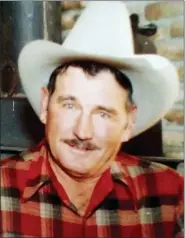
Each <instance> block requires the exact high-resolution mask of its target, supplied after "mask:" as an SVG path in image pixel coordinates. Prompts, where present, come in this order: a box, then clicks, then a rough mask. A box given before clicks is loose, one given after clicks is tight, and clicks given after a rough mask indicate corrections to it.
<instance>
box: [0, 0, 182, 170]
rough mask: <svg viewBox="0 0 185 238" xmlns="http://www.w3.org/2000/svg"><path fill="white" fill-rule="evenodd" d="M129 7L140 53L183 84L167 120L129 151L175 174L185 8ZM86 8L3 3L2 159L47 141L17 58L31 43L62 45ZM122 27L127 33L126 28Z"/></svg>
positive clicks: (160, 4) (168, 4)
mask: <svg viewBox="0 0 185 238" xmlns="http://www.w3.org/2000/svg"><path fill="white" fill-rule="evenodd" d="M124 2H125V3H126V6H127V7H128V10H129V13H130V21H131V25H132V30H133V38H134V46H135V52H136V53H137V54H151V53H152V54H153V53H154V54H159V55H161V56H165V57H167V58H168V59H169V60H170V61H171V62H172V63H173V64H174V66H175V67H176V69H177V72H178V74H179V81H180V92H179V97H178V99H177V101H176V103H175V105H174V106H173V108H172V109H171V110H170V111H169V112H168V113H167V115H166V116H165V118H164V119H163V120H161V121H160V122H159V123H157V124H156V125H155V126H154V127H153V128H151V129H150V130H148V131H147V132H145V133H143V134H142V135H140V136H138V137H137V138H134V139H133V140H131V141H130V142H129V143H128V144H126V145H125V146H124V150H126V152H127V151H128V152H129V153H132V154H136V155H140V156H144V157H147V158H149V159H152V160H160V161H162V162H163V163H169V164H170V165H171V166H172V167H175V168H177V167H178V166H179V167H178V168H179V169H180V170H181V169H182V165H183V160H184V106H183V105H184V80H183V78H184V43H183V42H184V3H183V1H124ZM86 4H87V2H86V1H62V2H60V1H57V2H56V1H50V2H49V1H44V2H42V1H32V2H30V1H28V2H26V1H25V2H23V1H19V2H17V1H13V2H11V1H7V2H6V1H1V2H0V90H1V95H0V103H1V104H0V106H1V108H0V110H1V140H0V149H1V158H4V157H6V156H8V155H11V154H15V153H17V152H19V151H22V150H26V149H27V148H28V147H30V146H32V145H34V144H35V143H37V142H38V141H39V140H40V139H41V138H42V136H43V126H42V125H41V124H40V122H39V121H38V119H37V118H36V116H35V115H34V113H33V111H32V109H31V107H30V106H29V103H28V102H27V100H26V96H25V94H24V92H23V90H22V88H21V85H20V80H19V76H18V73H17V57H18V54H19V52H20V50H21V48H22V47H23V46H24V45H25V44H26V43H27V42H29V41H31V40H34V39H42V38H45V39H48V40H52V41H55V42H58V43H62V41H63V40H64V39H65V38H66V36H67V35H68V33H69V32H70V30H71V29H72V27H73V26H74V24H75V22H76V20H77V19H78V17H79V16H80V14H81V13H82V11H83V10H84V8H85V7H86ZM95 17H96V16H95ZM120 24H123V27H124V22H123V23H121V22H120ZM123 44H124V42H123Z"/></svg>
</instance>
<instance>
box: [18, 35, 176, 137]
mask: <svg viewBox="0 0 185 238" xmlns="http://www.w3.org/2000/svg"><path fill="white" fill-rule="evenodd" d="M74 59H91V60H95V61H98V62H103V63H106V64H109V65H111V66H114V67H116V68H117V69H119V70H121V71H122V72H123V73H125V74H126V75H127V76H128V77H129V79H130V81H131V83H132V86H133V98H134V101H135V102H136V104H137V107H138V112H137V117H136V126H135V130H134V132H133V136H132V137H135V136H137V135H139V134H140V133H142V132H144V131H145V130H147V129H149V128H150V127H152V126H153V125H154V124H156V123H157V122H158V121H159V120H160V119H161V118H162V117H163V116H164V115H165V114H166V113H167V112H168V111H169V109H170V108H171V107H172V105H173V103H174V102H175V100H176V98H177V96H178V92H179V83H178V75H177V71H176V69H175V67H174V66H173V65H172V64H171V63H170V62H169V61H168V60H167V59H165V58H163V57H161V56H158V55H148V54H147V55H133V56H128V57H123V58H113V57H111V56H109V55H98V54H97V53H96V54H94V55H93V54H91V55H90V54H85V53H83V52H78V51H74V50H71V49H67V48H65V47H63V46H61V45H60V44H57V43H53V42H49V41H46V40H36V41H33V42H31V43H29V44H27V45H26V46H25V47H24V48H23V50H22V51H21V53H20V55H19V59H18V68H19V74H20V79H21V83H22V86H23V89H24V91H25V94H26V96H27V98H28V100H29V102H30V104H31V106H32V107H33V109H34V111H35V113H36V114H37V115H38V116H39V114H40V96H41V87H43V86H46V85H47V83H48V80H49V78H50V75H51V73H52V72H53V71H54V70H55V68H56V67H58V66H59V65H61V64H62V63H64V62H66V61H70V60H74Z"/></svg>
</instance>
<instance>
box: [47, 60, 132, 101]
mask: <svg viewBox="0 0 185 238" xmlns="http://www.w3.org/2000/svg"><path fill="white" fill-rule="evenodd" d="M70 66H73V67H78V68H81V69H83V71H84V72H85V73H87V74H89V75H91V76H95V75H97V74H98V73H100V72H101V71H104V70H105V71H110V72H111V73H112V74H113V75H114V77H115V79H116V81H117V82H118V83H119V85H120V86H121V87H123V88H124V89H125V90H127V91H128V100H129V103H130V104H132V105H133V104H134V100H133V98H132V94H133V88H132V84H131V82H130V80H129V78H128V77H127V76H126V75H125V74H124V73H123V72H121V71H120V70H118V69H116V68H114V67H112V66H109V65H107V64H104V63H100V62H95V61H91V60H73V61H69V62H66V63H64V64H62V65H60V66H59V67H57V68H56V69H55V70H54V71H53V73H52V74H51V76H50V79H49V82H48V85H47V88H48V91H49V94H50V95H52V94H53V92H54V90H55V84H56V78H57V76H58V75H59V74H63V73H65V71H66V70H67V69H68V68H69V67H70Z"/></svg>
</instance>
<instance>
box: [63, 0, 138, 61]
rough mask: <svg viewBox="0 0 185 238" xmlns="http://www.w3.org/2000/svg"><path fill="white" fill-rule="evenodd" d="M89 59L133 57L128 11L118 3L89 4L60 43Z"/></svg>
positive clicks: (98, 2)
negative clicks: (88, 55) (93, 56)
mask: <svg viewBox="0 0 185 238" xmlns="http://www.w3.org/2000/svg"><path fill="white" fill-rule="evenodd" d="M63 46H64V47H66V48H69V49H71V50H75V51H77V52H78V51H80V52H84V53H87V54H90V55H94V54H96V55H101V56H102V55H105V56H107V55H108V56H112V57H116V58H118V57H121V58H122V57H125V56H131V55H133V54H134V46H133V37H132V28H131V24H130V18H129V13H128V10H127V8H126V6H125V4H124V3H123V2H121V1H93V2H92V1H91V2H90V3H88V5H87V6H86V8H85V9H84V10H83V12H82V14H81V16H80V17H79V18H78V20H77V22H76V24H75V25H74V27H73V28H72V30H71V31H70V32H69V34H68V36H67V37H66V39H65V40H64V42H63Z"/></svg>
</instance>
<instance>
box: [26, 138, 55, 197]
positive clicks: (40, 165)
mask: <svg viewBox="0 0 185 238" xmlns="http://www.w3.org/2000/svg"><path fill="white" fill-rule="evenodd" d="M22 157H23V159H25V160H27V159H28V158H29V160H31V163H30V168H29V172H28V176H27V180H26V183H25V187H24V190H23V194H22V201H27V200H28V199H29V198H30V197H31V196H33V195H34V194H35V193H36V191H37V190H38V189H39V188H41V187H42V186H43V185H44V184H46V183H50V182H51V177H50V170H49V166H48V165H49V162H48V152H47V149H46V143H45V140H42V141H41V143H39V145H37V147H35V148H32V149H30V150H29V151H28V152H27V153H26V154H24V155H22Z"/></svg>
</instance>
